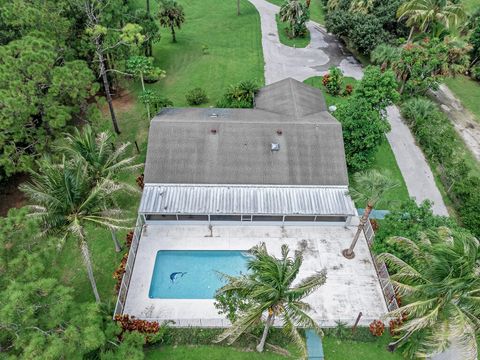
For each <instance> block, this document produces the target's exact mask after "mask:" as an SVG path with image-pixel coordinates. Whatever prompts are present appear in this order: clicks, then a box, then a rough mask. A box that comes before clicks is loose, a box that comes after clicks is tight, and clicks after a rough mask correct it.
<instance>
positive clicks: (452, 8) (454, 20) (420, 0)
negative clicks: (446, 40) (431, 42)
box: [397, 0, 466, 41]
mask: <svg viewBox="0 0 480 360" xmlns="http://www.w3.org/2000/svg"><path fill="white" fill-rule="evenodd" d="M397 17H398V20H404V19H406V20H407V26H410V27H411V29H410V35H409V36H408V41H410V40H411V38H412V35H413V31H414V30H415V28H418V29H419V30H420V31H423V32H426V31H427V30H429V29H430V28H431V27H432V25H434V24H435V23H440V24H442V25H443V26H445V27H446V28H447V29H449V30H451V29H453V28H455V27H456V26H458V25H460V23H461V21H462V20H463V19H465V17H466V14H465V11H464V9H463V5H462V4H461V3H460V2H458V3H455V2H453V1H450V0H409V1H407V2H405V3H404V4H402V5H401V6H400V7H399V8H398V10H397Z"/></svg>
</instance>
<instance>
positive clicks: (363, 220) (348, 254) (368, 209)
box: [342, 204, 373, 259]
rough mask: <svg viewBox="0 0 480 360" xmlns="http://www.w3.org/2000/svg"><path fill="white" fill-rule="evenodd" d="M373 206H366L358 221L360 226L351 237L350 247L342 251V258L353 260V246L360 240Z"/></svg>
mask: <svg viewBox="0 0 480 360" xmlns="http://www.w3.org/2000/svg"><path fill="white" fill-rule="evenodd" d="M372 209H373V205H372V204H367V207H366V208H365V211H364V213H363V216H362V218H361V219H360V224H358V228H357V232H356V233H355V236H354V237H353V240H352V243H351V244H350V247H349V248H348V249H345V250H343V252H342V253H343V256H345V257H346V258H347V259H353V258H354V257H355V253H354V252H353V250H354V249H355V245H357V241H358V239H359V238H360V234H361V233H362V231H363V228H364V227H365V224H366V222H367V221H368V217H369V216H370V213H371V212H372Z"/></svg>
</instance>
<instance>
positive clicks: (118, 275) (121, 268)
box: [113, 231, 133, 295]
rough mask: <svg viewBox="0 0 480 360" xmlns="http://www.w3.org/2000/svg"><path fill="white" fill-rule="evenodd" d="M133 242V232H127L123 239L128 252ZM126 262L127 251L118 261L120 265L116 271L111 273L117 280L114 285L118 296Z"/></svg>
mask: <svg viewBox="0 0 480 360" xmlns="http://www.w3.org/2000/svg"><path fill="white" fill-rule="evenodd" d="M132 240H133V231H129V232H128V234H127V236H126V237H125V244H126V245H127V249H128V250H130V246H131V245H132ZM127 260H128V251H127V252H126V253H125V254H124V255H123V257H122V260H121V261H120V265H118V267H117V269H116V270H115V272H114V273H113V278H114V279H115V280H117V282H116V284H115V293H116V294H117V295H118V292H119V291H120V285H122V278H123V274H125V266H126V265H127Z"/></svg>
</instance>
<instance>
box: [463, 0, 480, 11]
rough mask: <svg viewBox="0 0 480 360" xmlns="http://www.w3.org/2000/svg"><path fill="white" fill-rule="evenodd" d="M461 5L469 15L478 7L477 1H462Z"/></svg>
mask: <svg viewBox="0 0 480 360" xmlns="http://www.w3.org/2000/svg"><path fill="white" fill-rule="evenodd" d="M462 3H463V4H464V5H465V9H466V11H467V13H469V14H471V13H473V12H474V11H475V10H476V9H478V8H479V7H480V2H478V0H462Z"/></svg>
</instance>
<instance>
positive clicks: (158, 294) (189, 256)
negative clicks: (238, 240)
mask: <svg viewBox="0 0 480 360" xmlns="http://www.w3.org/2000/svg"><path fill="white" fill-rule="evenodd" d="M246 270H247V255H246V254H245V252H243V251H230V250H225V251H223V250H160V251H158V252H157V257H156V259H155V266H154V269H153V274H152V281H151V283H150V291H149V293H148V296H149V297H150V298H157V299H213V297H214V295H215V291H216V290H217V289H218V288H220V287H222V286H223V285H224V284H225V282H224V280H222V279H221V278H220V276H219V274H218V273H217V271H220V272H222V273H225V274H229V275H240V274H241V273H242V272H243V273H245V272H246Z"/></svg>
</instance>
